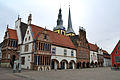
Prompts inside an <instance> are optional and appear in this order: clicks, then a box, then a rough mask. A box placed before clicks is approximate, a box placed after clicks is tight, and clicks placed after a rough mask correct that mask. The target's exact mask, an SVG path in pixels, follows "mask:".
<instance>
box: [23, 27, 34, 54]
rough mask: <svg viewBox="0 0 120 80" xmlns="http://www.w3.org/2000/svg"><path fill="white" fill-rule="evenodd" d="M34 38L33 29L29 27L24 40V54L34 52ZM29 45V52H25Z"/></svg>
mask: <svg viewBox="0 0 120 80" xmlns="http://www.w3.org/2000/svg"><path fill="white" fill-rule="evenodd" d="M28 31H29V34H27V32H28ZM29 36H30V40H29ZM26 38H27V41H25V39H26ZM32 42H33V37H32V33H31V27H30V26H29V27H28V28H27V30H26V33H25V37H24V40H23V45H22V51H21V52H22V53H31V52H32V50H33V49H32V48H33V47H32V46H33V43H32ZM26 44H28V45H29V47H28V51H27V52H24V49H25V45H26Z"/></svg>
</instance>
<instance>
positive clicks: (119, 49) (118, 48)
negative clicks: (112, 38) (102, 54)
mask: <svg viewBox="0 0 120 80" xmlns="http://www.w3.org/2000/svg"><path fill="white" fill-rule="evenodd" d="M116 51H117V54H116ZM111 55H116V56H119V55H120V40H119V41H118V43H117V44H116V46H115V48H114V49H113V51H112V53H111Z"/></svg>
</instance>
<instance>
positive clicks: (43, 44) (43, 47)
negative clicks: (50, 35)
mask: <svg viewBox="0 0 120 80" xmlns="http://www.w3.org/2000/svg"><path fill="white" fill-rule="evenodd" d="M44 50H45V43H43V51H44Z"/></svg>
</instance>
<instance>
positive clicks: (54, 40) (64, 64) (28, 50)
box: [16, 14, 76, 70]
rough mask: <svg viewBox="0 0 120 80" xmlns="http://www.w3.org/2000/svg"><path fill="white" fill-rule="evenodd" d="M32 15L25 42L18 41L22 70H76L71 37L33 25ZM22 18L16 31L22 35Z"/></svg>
mask: <svg viewBox="0 0 120 80" xmlns="http://www.w3.org/2000/svg"><path fill="white" fill-rule="evenodd" d="M31 17H32V15H31V14H30V15H29V17H28V27H27V29H26V32H25V35H24V38H23V41H20V40H21V39H18V44H20V46H21V47H20V49H19V50H20V52H21V61H22V62H21V63H22V68H25V69H35V70H50V69H74V68H75V63H76V50H75V47H74V45H73V43H72V41H71V40H70V38H69V37H67V36H65V35H61V34H58V33H56V32H53V31H50V30H47V29H46V28H42V27H39V26H36V25H33V24H31V20H32V19H31ZM20 21H21V20H20V18H19V19H18V20H17V21H16V26H17V27H16V31H17V34H18V35H19V34H20V28H19V27H20V26H19V24H17V23H21V22H20Z"/></svg>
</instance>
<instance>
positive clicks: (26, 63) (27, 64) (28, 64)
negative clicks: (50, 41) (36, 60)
mask: <svg viewBox="0 0 120 80" xmlns="http://www.w3.org/2000/svg"><path fill="white" fill-rule="evenodd" d="M29 56H30V58H29ZM21 57H25V64H24V65H21V67H22V68H24V69H30V62H31V60H32V54H25V55H21Z"/></svg>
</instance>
